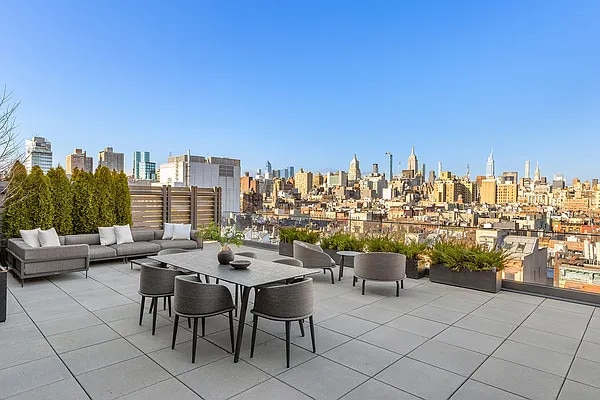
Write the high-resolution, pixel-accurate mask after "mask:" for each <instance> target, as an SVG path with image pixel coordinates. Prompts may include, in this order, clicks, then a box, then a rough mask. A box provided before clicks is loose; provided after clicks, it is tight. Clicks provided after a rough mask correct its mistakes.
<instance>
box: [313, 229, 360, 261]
mask: <svg viewBox="0 0 600 400" xmlns="http://www.w3.org/2000/svg"><path fill="white" fill-rule="evenodd" d="M321 247H322V248H323V251H324V252H325V253H327V254H329V256H330V257H331V258H333V260H334V261H335V262H336V264H338V265H339V263H340V256H339V255H338V254H337V252H338V251H364V250H365V241H364V240H363V239H360V238H357V237H356V236H354V235H352V234H350V233H342V232H338V233H334V234H332V235H330V236H326V237H323V238H321ZM344 264H345V266H347V267H352V266H354V259H353V258H352V257H349V258H347V259H345V260H344Z"/></svg>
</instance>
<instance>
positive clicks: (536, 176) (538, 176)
mask: <svg viewBox="0 0 600 400" xmlns="http://www.w3.org/2000/svg"><path fill="white" fill-rule="evenodd" d="M541 180H542V174H541V173H540V164H538V163H537V161H536V163H535V172H534V173H533V181H534V182H539V181H541Z"/></svg>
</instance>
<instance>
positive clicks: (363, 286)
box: [362, 279, 365, 295]
mask: <svg viewBox="0 0 600 400" xmlns="http://www.w3.org/2000/svg"><path fill="white" fill-rule="evenodd" d="M362 294H363V295H364V294H365V280H364V279H363V283H362Z"/></svg>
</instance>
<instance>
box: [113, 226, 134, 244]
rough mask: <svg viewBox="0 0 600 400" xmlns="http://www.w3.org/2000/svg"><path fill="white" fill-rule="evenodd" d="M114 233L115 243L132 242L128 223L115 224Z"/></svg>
mask: <svg viewBox="0 0 600 400" xmlns="http://www.w3.org/2000/svg"><path fill="white" fill-rule="evenodd" d="M115 235H116V237H117V244H123V243H133V236H131V228H129V225H115Z"/></svg>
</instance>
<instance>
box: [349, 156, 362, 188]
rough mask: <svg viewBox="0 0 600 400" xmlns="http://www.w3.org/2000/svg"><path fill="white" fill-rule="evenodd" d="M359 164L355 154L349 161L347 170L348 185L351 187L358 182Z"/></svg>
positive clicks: (359, 176)
mask: <svg viewBox="0 0 600 400" xmlns="http://www.w3.org/2000/svg"><path fill="white" fill-rule="evenodd" d="M360 178H361V175H360V162H359V161H358V159H357V158H356V154H355V155H354V158H352V161H350V168H349V169H348V183H349V184H350V185H352V184H353V183H354V182H356V181H358V180H360Z"/></svg>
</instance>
